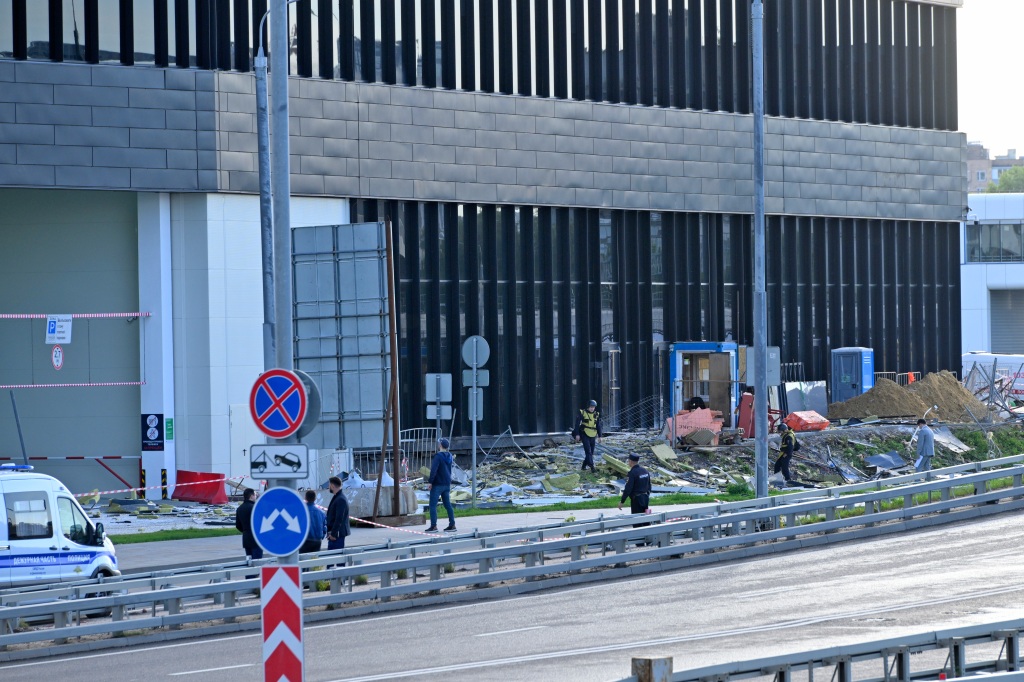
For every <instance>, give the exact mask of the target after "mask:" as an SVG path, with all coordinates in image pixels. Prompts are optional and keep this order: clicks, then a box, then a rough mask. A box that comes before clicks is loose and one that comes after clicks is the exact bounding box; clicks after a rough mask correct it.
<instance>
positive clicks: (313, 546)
mask: <svg viewBox="0 0 1024 682" xmlns="http://www.w3.org/2000/svg"><path fill="white" fill-rule="evenodd" d="M323 542H324V541H323V540H311V539H310V538H306V541H305V542H303V543H302V547H300V548H299V553H300V554H307V553H309V552H319V551H320V550H321V549H323Z"/></svg>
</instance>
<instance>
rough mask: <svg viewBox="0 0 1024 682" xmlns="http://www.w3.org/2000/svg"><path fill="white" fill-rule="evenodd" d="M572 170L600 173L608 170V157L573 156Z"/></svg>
mask: <svg viewBox="0 0 1024 682" xmlns="http://www.w3.org/2000/svg"><path fill="white" fill-rule="evenodd" d="M571 158H572V170H578V171H592V172H597V173H600V172H602V171H606V170H608V157H607V156H597V155H595V154H573V155H572V157H571Z"/></svg>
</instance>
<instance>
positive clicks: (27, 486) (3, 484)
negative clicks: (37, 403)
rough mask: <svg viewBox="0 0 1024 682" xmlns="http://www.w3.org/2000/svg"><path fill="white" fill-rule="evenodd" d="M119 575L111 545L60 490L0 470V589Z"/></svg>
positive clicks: (24, 469) (23, 468)
mask: <svg viewBox="0 0 1024 682" xmlns="http://www.w3.org/2000/svg"><path fill="white" fill-rule="evenodd" d="M101 575H104V576H115V575H121V572H120V571H119V570H118V569H117V557H116V556H115V555H114V545H113V543H112V542H111V541H110V539H109V538H107V536H106V534H105V533H104V532H103V524H102V523H97V524H95V525H94V524H93V523H92V522H91V521H90V520H89V518H88V517H87V516H86V514H85V512H84V511H83V510H82V507H81V505H79V504H78V501H77V500H75V498H74V496H73V495H72V494H71V492H70V491H69V490H68V489H67V488H66V487H64V484H63V483H61V482H60V481H58V480H57V479H56V478H54V477H53V476H47V475H46V474H38V473H33V472H32V467H31V466H27V465H20V464H4V465H0V588H5V587H21V586H24V585H32V584H35V583H53V582H73V581H76V580H84V579H86V578H95V577H97V576H101Z"/></svg>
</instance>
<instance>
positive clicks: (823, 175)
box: [814, 168, 847, 185]
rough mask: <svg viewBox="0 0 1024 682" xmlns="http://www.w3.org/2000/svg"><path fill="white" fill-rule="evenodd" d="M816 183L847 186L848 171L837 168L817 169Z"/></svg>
mask: <svg viewBox="0 0 1024 682" xmlns="http://www.w3.org/2000/svg"><path fill="white" fill-rule="evenodd" d="M814 182H818V183H824V184H833V185H845V184H846V183H847V179H846V171H844V170H839V169H835V168H815V169H814Z"/></svg>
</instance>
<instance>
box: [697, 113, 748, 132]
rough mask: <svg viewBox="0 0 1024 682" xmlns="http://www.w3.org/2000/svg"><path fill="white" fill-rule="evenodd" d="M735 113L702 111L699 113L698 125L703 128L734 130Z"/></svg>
mask: <svg viewBox="0 0 1024 682" xmlns="http://www.w3.org/2000/svg"><path fill="white" fill-rule="evenodd" d="M737 118H739V117H738V116H737V115H735V114H721V113H717V112H704V111H702V112H701V114H700V127H701V128H703V129H704V130H736V119H737Z"/></svg>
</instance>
